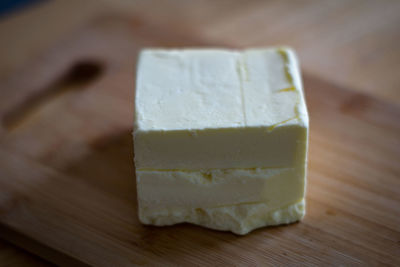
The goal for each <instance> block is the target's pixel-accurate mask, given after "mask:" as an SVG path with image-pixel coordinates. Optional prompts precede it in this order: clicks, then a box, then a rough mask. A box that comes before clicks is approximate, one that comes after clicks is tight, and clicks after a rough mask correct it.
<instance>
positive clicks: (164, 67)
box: [135, 48, 308, 131]
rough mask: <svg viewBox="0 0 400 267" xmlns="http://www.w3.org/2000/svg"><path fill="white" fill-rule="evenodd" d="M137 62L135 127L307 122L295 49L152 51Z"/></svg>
mask: <svg viewBox="0 0 400 267" xmlns="http://www.w3.org/2000/svg"><path fill="white" fill-rule="evenodd" d="M138 64H139V65H138V74H137V75H138V76H137V83H136V100H138V99H140V101H136V103H135V105H136V114H135V116H136V119H135V122H136V123H135V131H154V130H156V131H157V130H161V131H168V130H203V129H218V128H238V127H239V128H240V127H260V126H261V127H268V128H269V129H272V128H274V127H277V126H281V125H287V124H301V125H303V126H305V125H307V124H308V117H307V111H306V106H305V103H304V97H303V91H302V85H301V80H300V74H299V71H298V63H297V59H296V57H295V55H294V53H293V52H292V51H291V50H290V49H287V48H271V49H253V50H244V51H237V50H220V49H183V50H161V49H148V50H143V51H142V52H141V54H140V59H139V63H138Z"/></svg>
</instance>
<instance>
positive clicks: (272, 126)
mask: <svg viewBox="0 0 400 267" xmlns="http://www.w3.org/2000/svg"><path fill="white" fill-rule="evenodd" d="M295 110H296V111H297V109H295ZM297 118H298V116H296V117H293V118H289V119H287V120H284V121H280V122H278V123H275V124H274V125H271V126H269V127H268V128H267V131H268V132H271V131H273V130H274V129H275V128H276V127H278V126H280V125H282V124H285V123H287V122H289V121H291V120H296V119H297Z"/></svg>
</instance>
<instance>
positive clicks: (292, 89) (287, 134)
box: [134, 48, 308, 234]
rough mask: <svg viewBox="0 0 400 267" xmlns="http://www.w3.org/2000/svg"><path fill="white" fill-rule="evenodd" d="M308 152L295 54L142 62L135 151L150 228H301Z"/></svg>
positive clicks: (203, 54) (209, 53)
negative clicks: (181, 224) (298, 222)
mask: <svg viewBox="0 0 400 267" xmlns="http://www.w3.org/2000/svg"><path fill="white" fill-rule="evenodd" d="M307 145H308V114H307V109H306V105H305V101H304V94H303V89H302V84H301V80H300V73H299V66H298V63H297V59H296V57H295V55H294V53H293V52H292V51H291V50H290V49H287V48H270V49H253V50H245V51H236V50H221V49H184V50H160V49H150V50H144V51H142V53H141V54H140V59H139V62H138V73H137V83H136V101H135V124H134V150H135V166H136V177H137V190H138V201H139V217H140V220H141V221H142V222H143V223H148V224H156V225H170V224H174V223H179V222H192V223H196V224H199V225H203V226H207V227H211V228H214V229H220V230H231V231H233V232H235V233H238V234H244V233H247V232H249V231H250V230H252V229H254V228H257V227H261V226H265V225H276V224H280V223H289V222H292V221H296V220H298V219H300V218H301V217H302V216H303V215H304V208H303V206H304V205H303V199H304V191H305V190H304V189H305V177H306V174H305V173H306V171H305V170H306V162H307ZM299 203H300V204H299ZM299 207H301V208H299ZM245 209H249V212H244V210H245ZM199 210H200V212H199ZM258 212H259V213H260V214H259V216H258V217H257V216H256V215H255V214H254V213H258ZM224 214H225V215H224ZM238 214H240V216H239V215H238ZM273 214H275V215H273ZM278 215H279V216H278ZM249 216H251V218H252V219H251V220H250V217H249ZM229 218H231V219H229ZM277 218H278V219H277ZM233 225H235V227H234V226H233Z"/></svg>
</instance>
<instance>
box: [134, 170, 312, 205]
mask: <svg viewBox="0 0 400 267" xmlns="http://www.w3.org/2000/svg"><path fill="white" fill-rule="evenodd" d="M304 175H305V174H304V168H278V169H224V170H222V169H216V170H207V171H154V170H148V171H137V173H136V177H137V190H138V199H139V201H140V203H141V204H143V205H146V206H147V207H155V208H161V207H197V208H208V207H218V206H232V205H238V204H243V203H256V202H263V203H265V204H266V205H267V206H268V207H269V208H270V209H271V210H275V209H277V208H280V207H282V206H287V205H289V204H291V203H295V202H298V201H299V200H300V199H302V198H303V197H304Z"/></svg>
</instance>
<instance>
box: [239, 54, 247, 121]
mask: <svg viewBox="0 0 400 267" xmlns="http://www.w3.org/2000/svg"><path fill="white" fill-rule="evenodd" d="M236 72H237V75H238V77H239V83H240V94H241V100H242V112H243V120H244V126H246V125H247V116H246V106H245V99H244V82H245V81H246V80H247V79H248V73H247V66H246V62H245V58H244V57H243V55H240V56H239V57H238V59H237V61H236Z"/></svg>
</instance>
